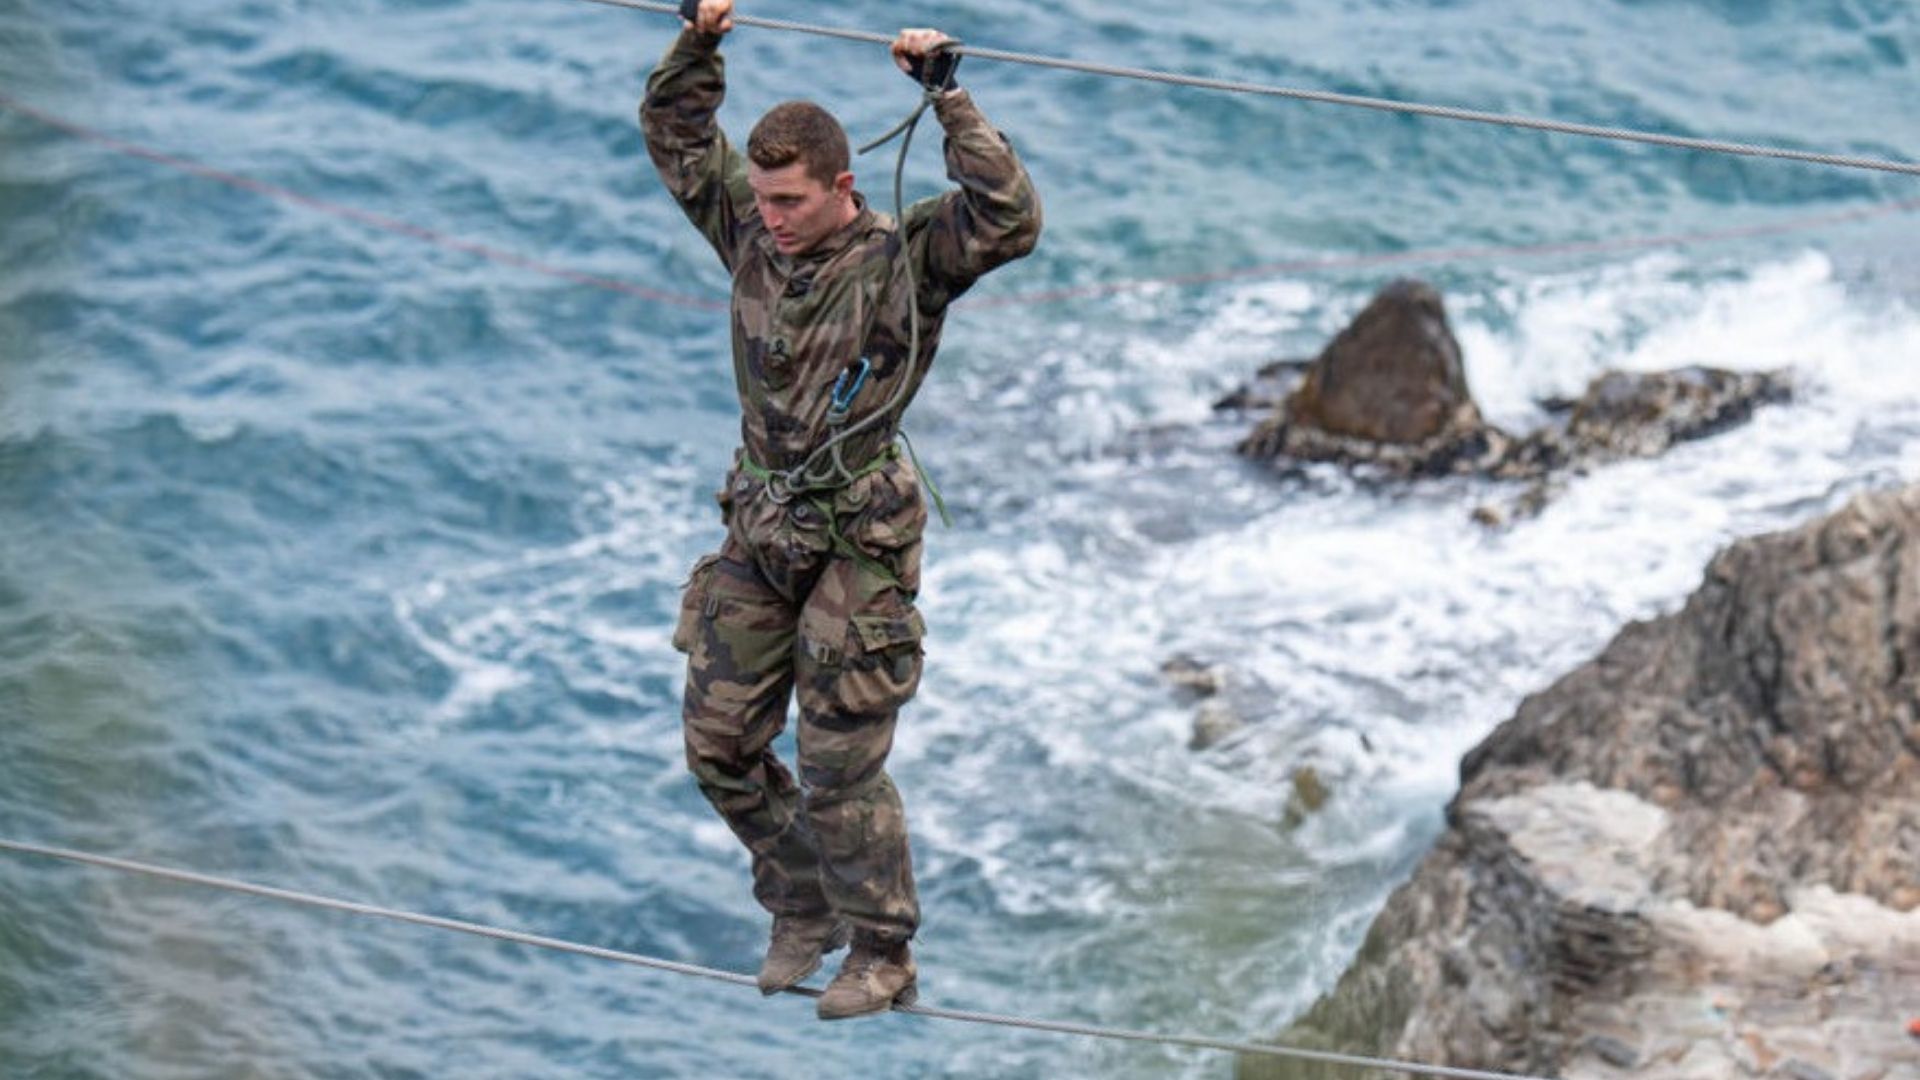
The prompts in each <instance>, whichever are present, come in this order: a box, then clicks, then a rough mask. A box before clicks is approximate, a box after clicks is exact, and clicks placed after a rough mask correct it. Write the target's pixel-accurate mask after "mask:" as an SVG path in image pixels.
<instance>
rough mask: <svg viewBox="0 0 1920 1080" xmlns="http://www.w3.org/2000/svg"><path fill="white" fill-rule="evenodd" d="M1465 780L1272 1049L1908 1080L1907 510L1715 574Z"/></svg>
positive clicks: (1500, 733) (1506, 736)
mask: <svg viewBox="0 0 1920 1080" xmlns="http://www.w3.org/2000/svg"><path fill="white" fill-rule="evenodd" d="M1461 772H1462V786H1461V790H1460V793H1459V795H1458V796H1457V797H1456V798H1455V800H1454V802H1453V803H1452V805H1451V806H1450V807H1449V810H1448V818H1449V829H1448V831H1447V832H1446V833H1445V834H1444V836H1443V838H1442V839H1441V841H1440V842H1439V843H1438V844H1437V845H1436V848H1435V850H1434V851H1433V852H1432V854H1431V855H1429V857H1428V858H1427V859H1426V861H1425V862H1424V863H1423V864H1422V865H1421V867H1420V868H1419V870H1418V871H1417V872H1416V873H1415V875H1414V877H1413V879H1412V880H1411V881H1409V882H1408V883H1407V884H1406V885H1405V886H1403V887H1401V888H1400V889H1399V890H1398V891H1397V892H1396V893H1395V894H1394V895H1393V897H1392V898H1391V899H1390V900H1389V901H1388V903H1387V906H1386V908H1385V909H1384V910H1383V911H1382V913H1381V915H1380V916H1379V918H1378V919H1377V920H1376V921H1375V923H1374V925H1373V927H1372V928H1371V930H1370V932H1369V933H1368V936H1367V939H1366V943H1365V945H1364V946H1363V947H1362V949H1361V951H1360V954H1359V956H1358V957H1357V958H1356V960H1355V962H1354V964H1353V966H1352V967H1351V968H1350V969H1349V971H1348V972H1347V974H1346V975H1345V976H1344V977H1343V978H1342V979H1341V981H1340V983H1339V985H1338V987H1337V988H1336V989H1335V990H1334V991H1333V992H1332V993H1330V994H1328V995H1327V996H1325V997H1324V998H1322V999H1321V1000H1320V1001H1319V1002H1318V1003H1317V1004H1316V1005H1315V1006H1314V1007H1313V1008H1312V1009H1311V1010H1309V1012H1308V1013H1307V1014H1306V1015H1305V1016H1303V1017H1301V1018H1300V1020H1299V1021H1298V1022H1297V1023H1296V1024H1295V1026H1294V1027H1293V1028H1292V1029H1291V1030H1289V1031H1287V1032H1286V1033H1284V1034H1283V1035H1282V1036H1281V1038H1280V1041H1281V1042H1284V1043H1288V1044H1290V1045H1303V1046H1316V1047H1321V1048H1337V1049H1340V1050H1343V1051H1346V1052H1351V1053H1362V1054H1370V1055H1378V1056H1386V1057H1394V1058H1401V1059H1412V1060H1419V1061H1424V1062H1429V1063H1439V1064H1446V1065H1452V1066H1458V1067H1468V1068H1483V1069H1498V1070H1506V1071H1515V1072H1525V1073H1529V1074H1534V1075H1552V1076H1560V1077H1565V1078H1569V1080H1571V1078H1595V1080H1597V1078H1602V1077H1606V1078H1619V1077H1646V1078H1652V1077H1662V1078H1679V1080H1689V1078H1699V1080H1709V1078H1711V1080H1722V1078H1733V1077H1800V1078H1818V1077H1828V1078H1832V1080H1891V1078H1895V1077H1903V1078H1908V1080H1913V1078H1920V1041H1916V1040H1915V1039H1914V1038H1913V1037H1912V1036H1910V1035H1908V1034H1907V1032H1906V1030H1905V1025H1906V1023H1907V1021H1908V1019H1909V1018H1910V1017H1909V1016H1908V1015H1903V1014H1902V1010H1905V1011H1906V1012H1907V1013H1908V1014H1912V1013H1916V1012H1920V999H1916V998H1915V996H1914V994H1915V988H1916V987H1920V487H1916V488H1910V489H1908V490H1906V491H1903V492H1898V493H1888V494H1880V495H1873V496H1867V497H1862V498H1860V499H1858V500H1856V501H1855V502H1853V503H1852V504H1851V505H1849V506H1848V507H1846V508H1845V509H1844V510H1842V511H1841V512H1839V513H1837V514H1835V515H1833V516H1832V517H1830V518H1828V519H1825V520H1823V521H1820V522H1817V523H1815V524H1812V525H1809V526H1807V527H1804V528H1802V529H1799V530H1796V531H1792V532H1787V533H1781V534H1776V535H1772V536H1766V537H1760V538H1756V539H1752V540H1748V541H1743V542H1741V543H1739V544H1736V545H1734V546H1733V547H1731V548H1729V549H1728V550H1727V551H1725V552H1723V553H1722V554H1721V555H1720V556H1719V557H1718V558H1716V559H1715V560H1714V561H1713V563H1712V564H1711V565H1710V566H1709V568H1708V570H1707V573H1706V579H1705V581H1704V582H1703V583H1702V585H1701V586H1700V588H1699V590H1698V591H1697V592H1696V593H1695V594H1694V595H1693V596H1692V598H1690V599H1689V600H1688V602H1687V604H1686V606H1685V607H1684V609H1683V610H1681V611H1680V612H1678V613H1676V614H1674V615H1670V616H1667V617H1664V618H1660V619H1656V620H1652V621H1649V622H1644V623H1637V624H1634V625H1632V626H1629V627H1628V628H1627V629H1626V630H1624V631H1622V632H1621V634H1620V635H1619V636H1618V637H1617V638H1616V639H1615V640H1614V641H1613V642H1612V643H1611V644H1610V645H1609V646H1608V647H1607V648H1606V650H1605V651H1604V652H1603V653H1602V654H1601V655H1600V657H1598V658H1597V659H1596V660H1594V661H1592V662H1591V663H1589V664H1587V665H1586V666H1584V667H1582V668H1580V669H1578V670H1576V671H1574V672H1573V673H1571V674H1569V675H1567V676H1566V677H1565V678H1563V679H1561V680H1560V681H1559V682H1557V683H1556V684H1555V685H1553V686H1552V687H1550V688H1549V689H1547V690H1545V691H1544V692H1542V693H1539V694H1537V695H1535V696H1533V697H1531V698H1529V699H1528V700H1527V701H1526V702H1525V703H1523V704H1522V706H1521V707H1520V710H1519V712H1518V713H1517V714H1516V715H1515V716H1514V717H1513V718H1512V719H1511V720H1509V721H1507V722H1506V723H1505V724H1503V725H1502V726H1501V727H1500V728H1499V729H1498V730H1496V731H1495V732H1494V733H1493V734H1492V735H1491V736H1489V737H1488V739H1487V740H1486V741H1485V742H1484V743H1482V744H1481V745H1480V746H1479V747H1478V748H1476V749H1475V750H1474V751H1473V752H1472V753H1471V754H1469V755H1468V756H1467V758H1466V760H1465V761H1464V762H1463V764H1462V768H1461ZM1239 1075H1240V1076H1241V1077H1245V1078H1252V1077H1263V1078H1277V1077H1285V1078H1288V1080H1304V1078H1307V1077H1322V1076H1325V1077H1328V1078H1332V1077H1334V1076H1336V1075H1342V1076H1350V1075H1352V1074H1351V1073H1350V1072H1349V1073H1345V1074H1337V1073H1335V1072H1334V1071H1331V1070H1328V1069H1326V1068H1324V1067H1320V1066H1314V1065H1310V1064H1308V1065H1301V1064H1292V1063H1284V1062H1279V1061H1276V1060H1269V1059H1258V1060H1256V1059H1246V1060H1244V1061H1242V1062H1241V1065H1240V1069H1239Z"/></svg>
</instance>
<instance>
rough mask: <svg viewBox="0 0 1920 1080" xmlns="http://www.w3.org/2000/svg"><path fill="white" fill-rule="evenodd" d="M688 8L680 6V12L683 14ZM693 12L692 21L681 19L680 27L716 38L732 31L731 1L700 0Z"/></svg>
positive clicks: (685, 5) (686, 5) (683, 5)
mask: <svg viewBox="0 0 1920 1080" xmlns="http://www.w3.org/2000/svg"><path fill="white" fill-rule="evenodd" d="M689 6H691V5H688V4H682V5H681V7H680V10H681V11H682V12H685V11H686V10H687V8H688V7H689ZM695 12H696V13H695V15H694V17H693V19H692V20H690V21H689V20H688V19H685V18H682V19H681V20H680V25H681V26H684V27H686V28H687V29H689V30H698V31H700V32H701V33H703V34H713V35H715V36H716V37H717V36H719V35H721V34H724V33H726V32H727V31H729V30H731V29H733V0H700V4H699V7H698V8H696V9H695Z"/></svg>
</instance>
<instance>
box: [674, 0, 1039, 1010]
mask: <svg viewBox="0 0 1920 1080" xmlns="http://www.w3.org/2000/svg"><path fill="white" fill-rule="evenodd" d="M732 7H733V3H732V0H700V3H699V5H698V7H697V10H692V11H691V14H692V19H691V21H689V22H687V23H685V25H684V29H683V30H682V32H681V34H680V36H679V38H678V40H676V41H675V42H674V44H673V46H672V48H671V49H669V50H668V52H667V55H666V57H665V59H663V60H662V61H661V63H660V66H659V67H658V68H657V69H655V71H654V72H653V74H652V76H651V77H650V78H649V79H648V80H647V94H646V100H645V102H644V103H643V104H642V106H641V109H640V122H641V127H642V129H643V130H644V131H645V134H646V140H647V149H648V151H649V153H650V154H651V155H652V158H653V163H654V165H655V166H656V167H657V168H658V170H659V173H660V177H661V179H662V180H664V181H665V183H666V186H667V190H668V191H670V192H671V193H672V195H673V197H674V198H675V200H677V201H678V202H679V203H680V205H681V207H682V209H684V210H685V211H686V214H687V216H688V217H689V218H690V219H691V220H692V221H693V224H694V225H695V226H696V227H697V228H698V229H699V230H700V233H701V235H703V236H704V237H705V238H706V239H707V242H708V243H710V244H711V245H713V249H714V251H715V252H716V253H717V254H718V255H719V256H720V261H721V262H722V263H723V264H725V266H726V267H727V269H728V271H730V272H731V274H732V276H733V303H732V326H733V366H734V377H735V381H736V383H737V385H738V389H739V394H740V406H741V413H742V415H741V424H740V435H741V448H740V449H739V450H738V451H737V452H736V454H735V464H734V468H733V469H732V471H731V472H730V473H729V474H728V476H727V480H726V484H725V486H724V487H723V488H722V489H721V491H720V492H719V495H718V498H719V501H720V507H721V514H722V517H723V519H724V521H725V523H726V528H727V535H726V539H725V541H724V542H723V543H722V545H721V547H720V550H719V551H718V552H716V553H715V554H713V555H709V556H707V557H706V558H703V559H701V560H700V561H699V562H698V563H697V564H696V565H695V566H694V569H693V573H692V575H691V578H690V580H689V581H688V584H687V587H686V591H685V593H684V595H683V598H682V601H681V610H680V617H679V623H678V625H677V626H676V628H675V632H674V639H673V640H674V647H675V648H677V649H680V650H681V651H683V652H685V653H686V654H687V686H686V697H685V703H684V706H683V714H682V722H683V728H684V732H685V735H686V747H687V763H688V767H689V768H690V769H691V770H692V772H693V774H694V777H695V778H696V779H697V780H698V782H699V785H700V790H701V791H702V792H703V793H704V794H705V795H706V797H707V799H708V800H709V801H710V802H711V803H712V804H713V806H714V808H715V809H716V810H718V811H719V813H720V816H721V817H722V818H724V819H725V820H726V822H727V824H728V826H729V827H731V828H732V830H733V832H734V834H735V835H736V836H738V837H739V839H740V841H741V842H742V843H743V844H745V845H746V847H747V849H748V851H749V852H750V853H751V855H752V862H753V893H754V897H755V898H756V899H757V900H758V901H759V902H760V903H761V904H762V905H763V906H764V907H765V908H766V909H767V910H768V911H769V912H771V913H772V915H773V930H772V934H771V942H770V944H769V946H768V950H767V958H766V962H765V964H764V966H763V967H762V969H761V972H760V977H759V984H760V988H761V990H762V991H763V992H764V993H769V994H771V993H775V992H777V991H779V990H783V989H786V988H788V987H791V986H793V985H795V984H797V983H798V982H800V980H802V979H804V978H806V976H808V975H809V974H811V973H812V972H813V971H815V970H816V969H818V967H819V966H820V961H821V957H822V956H823V955H824V954H825V953H828V952H831V951H833V950H834V949H837V948H839V947H840V946H841V945H842V944H845V943H847V942H848V941H849V939H851V943H852V950H851V951H850V953H849V954H848V957H847V959H846V961H845V962H844V964H843V965H842V967H841V969H840V972H839V974H838V975H837V976H836V977H835V978H834V980H833V982H832V983H831V985H829V987H828V988H827V992H826V994H825V996H823V997H822V998H821V999H820V1002H819V1013H820V1016H821V1017H822V1018H823V1019H836V1018H840V1017H847V1016H859V1015H863V1014H866V1013H873V1012H880V1011H883V1010H885V1009H887V1008H889V1007H890V1006H891V1005H892V1004H893V1003H894V1002H896V1001H897V1002H901V1003H908V1002H911V1001H912V1000H913V999H914V996H915V992H916V991H915V979H916V971H915V968H914V964H913V958H912V955H911V953H910V951H909V949H908V945H907V943H908V941H909V940H910V939H911V938H912V937H913V935H914V932H915V930H916V929H917V928H918V925H919V921H920V910H919V903H918V900H917V898H916V896H915V892H914V883H913V871H912V866H911V863H910V859H909V856H908V849H907V828H906V819H905V815H904V811H903V810H902V807H901V802H900V795H899V793H898V791H896V790H895V788H894V785H893V782H892V781H891V780H890V779H889V778H888V776H887V773H886V771H885V764H886V758H887V752H888V750H889V749H890V748H891V747H892V744H893V729H894V722H895V719H896V718H897V716H898V714H899V710H900V707H901V706H902V705H903V704H905V703H906V702H907V700H908V699H910V698H911V697H912V696H913V694H914V691H915V689H916V688H917V687H918V686H919V682H920V672H921V662H922V648H921V637H922V634H923V632H924V626H923V624H922V622H921V618H920V614H919V612H918V611H917V610H915V607H914V598H915V595H916V593H917V591H918V589H919V586H920V551H921V532H922V530H923V529H924V527H925V525H926V520H927V511H926V508H925V506H924V505H923V503H922V501H921V496H920V484H919V478H918V476H917V475H916V473H915V471H914V469H913V467H912V465H911V463H910V461H909V460H908V459H906V458H902V457H901V456H900V455H899V454H898V453H897V452H896V450H895V436H896V433H897V431H898V425H899V422H900V413H901V412H902V411H904V409H905V407H906V404H907V402H908V401H910V400H911V398H912V396H913V394H914V393H915V391H917V389H918V384H919V381H920V380H921V379H922V378H923V377H924V376H925V374H926V371H927V367H928V363H929V361H931V359H932V357H933V353H934V350H935V348H936V347H937V346H938V344H939V340H940V330H941V325H942V322H943V320H944V317H945V314H946V310H947V305H948V304H950V303H951V302H952V301H953V300H954V298H956V297H958V296H959V295H960V294H961V293H963V292H965V291H966V290H967V289H968V288H969V287H970V286H971V285H972V284H973V283H974V281H976V280H977V279H978V278H979V277H980V276H981V275H982V274H985V273H986V272H987V271H989V270H991V269H993V268H994V267H996V266H999V265H1000V264H1002V263H1004V262H1007V261H1009V260H1011V259H1015V258H1018V257H1020V256H1022V255H1025V254H1026V253H1027V252H1029V251H1031V250H1032V249H1033V246H1034V242H1035V240H1036V239H1037V238H1038V236H1039V233H1040V204H1039V200H1038V198H1037V197H1036V195H1035V193H1034V190H1033V185H1032V183H1031V181H1030V180H1029V179H1028V177H1027V173H1026V170H1025V169H1024V168H1023V167H1022V166H1021V164H1020V162H1019V160H1018V159H1017V158H1016V157H1015V156H1014V153H1013V150H1012V148H1011V147H1010V146H1009V145H1008V144H1007V141H1006V140H1005V139H1004V138H1003V137H1002V136H1001V135H1000V134H999V132H997V131H995V130H994V129H993V127H992V126H991V125H989V124H988V122H987V120H986V118H985V117H984V116H983V115H981V113H980V110H979V109H978V108H977V107H976V106H975V105H974V103H973V101H972V99H971V98H970V97H969V96H968V94H967V92H966V91H965V90H962V89H959V88H957V87H956V86H954V85H953V82H952V66H953V64H954V63H955V62H957V59H958V58H957V57H956V56H954V55H952V54H943V53H942V52H941V46H942V45H943V43H946V42H948V41H949V40H950V39H948V38H947V37H946V36H945V35H943V34H939V33H938V32H936V31H931V30H906V31H902V32H901V34H900V37H899V38H897V39H896V40H895V42H894V44H893V53H894V58H895V60H896V61H897V62H898V63H899V64H900V66H901V68H902V69H903V70H907V71H909V73H910V74H913V73H917V74H918V76H919V77H920V78H921V79H922V80H923V81H925V82H926V84H927V87H928V94H929V97H930V99H931V102H932V111H933V113H934V115H936V116H937V117H938V118H939V121H940V124H941V126H942V127H943V128H944V129H945V131H946V163H947V175H948V176H949V177H950V178H951V179H952V180H953V181H954V183H955V184H957V185H958V187H957V188H956V189H951V190H949V191H948V192H947V193H946V194H944V195H941V196H938V197H936V198H930V199H926V200H924V201H921V202H917V203H915V204H913V205H912V206H910V207H908V208H907V209H906V211H905V213H904V220H903V221H901V222H898V223H896V222H895V221H893V220H892V218H890V217H889V216H888V215H886V214H883V213H879V212H876V211H874V210H873V209H871V208H869V207H868V206H867V203H866V199H865V198H864V197H863V196H862V195H861V194H860V193H859V192H857V191H855V190H854V188H853V174H852V173H851V172H849V171H848V165H849V154H848V149H847V140H846V135H845V133H844V132H843V131H842V130H841V128H840V125H839V123H838V122H837V121H835V120H834V119H833V117H832V116H831V115H830V114H828V113H827V112H826V111H825V110H823V109H821V108H820V107H819V106H817V105H813V104H811V103H808V102H788V103H786V104H783V105H780V106H777V107H775V108H774V109H773V110H772V111H770V112H769V113H768V114H767V115H766V116H765V117H763V118H762V119H761V120H760V122H759V123H758V124H757V125H755V127H754V130H753V132H752V134H751V136H750V137H749V139H748V141H747V152H746V153H745V154H744V155H742V154H741V153H740V152H739V151H738V150H736V149H735V148H734V146H733V145H732V144H731V143H730V142H729V141H728V139H727V137H726V135H725V134H723V133H722V132H721V130H720V128H719V126H718V124H717V122H716V120H715V114H716V113H717V112H718V110H719V108H720V103H721V99H722V98H723V96H724V95H725V90H726V83H725V74H724V67H723V63H722V60H721V57H720V55H719V52H718V51H717V50H718V46H719V43H720V41H721V39H722V37H723V36H724V35H725V34H726V33H727V31H728V30H730V29H731V28H732ZM689 8H690V9H691V5H689ZM909 264H910V265H909ZM909 282H911V283H912V287H911V288H909V284H908V283H909ZM910 304H912V305H917V306H918V312H917V315H918V338H919V352H918V355H909V353H910V351H911V349H910V345H911V343H912V340H913V337H914V333H913V323H912V322H911V321H910V315H909V307H908V306H909V305H910ZM863 425H864V426H863ZM836 435H841V436H843V437H842V438H840V439H838V441H837V442H835V436H836ZM830 443H833V445H829V444H830ZM823 447H825V448H827V449H831V450H832V451H834V459H835V463H836V468H835V470H834V471H833V473H832V474H831V479H830V480H829V481H827V482H821V481H818V480H814V481H811V482H806V481H796V480H795V476H797V475H804V476H812V475H814V473H813V469H814V466H815V465H816V464H817V462H818V461H819V460H820V459H821V453H820V452H821V451H822V449H823ZM795 695H797V696H798V698H799V703H800V720H799V731H798V736H799V739H798V742H799V763H798V764H799V782H798V783H796V782H795V780H794V777H793V775H792V774H791V773H789V772H788V771H787V769H786V767H785V766H784V765H783V764H782V763H781V761H780V759H779V758H778V757H777V756H776V755H775V754H774V753H773V751H772V749H771V745H772V743H773V741H774V738H775V736H777V735H778V734H779V733H780V731H781V729H782V727H783V726H784V725H785V723H786V716H787V708H788V702H789V700H790V699H791V698H792V697H794V696H795Z"/></svg>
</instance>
